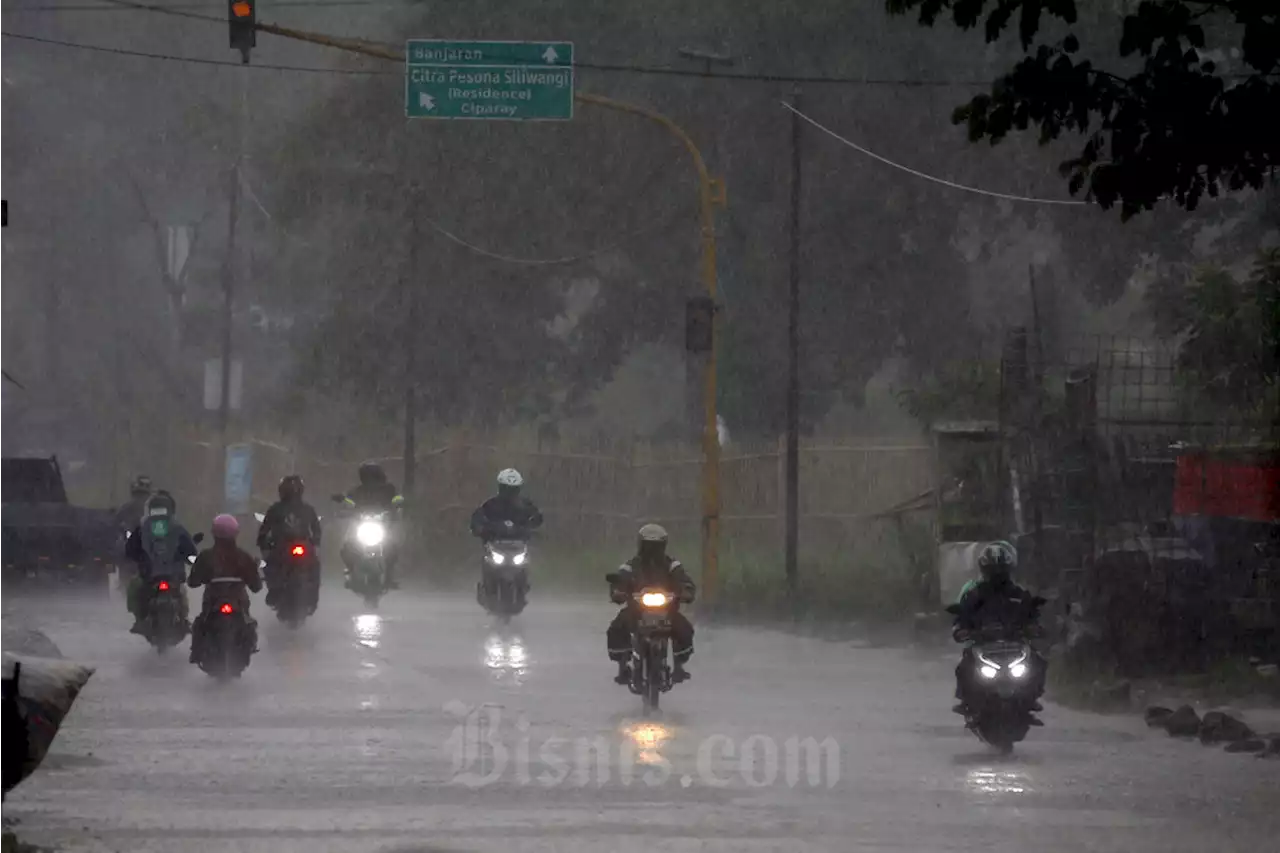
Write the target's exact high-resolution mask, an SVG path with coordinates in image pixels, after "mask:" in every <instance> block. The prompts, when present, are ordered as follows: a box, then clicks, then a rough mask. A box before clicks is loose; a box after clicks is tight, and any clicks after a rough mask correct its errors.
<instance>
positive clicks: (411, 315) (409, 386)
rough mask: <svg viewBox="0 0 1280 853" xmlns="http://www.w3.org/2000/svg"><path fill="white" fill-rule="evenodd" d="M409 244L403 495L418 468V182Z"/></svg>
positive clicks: (413, 185) (412, 195)
mask: <svg viewBox="0 0 1280 853" xmlns="http://www.w3.org/2000/svg"><path fill="white" fill-rule="evenodd" d="M405 159H406V160H408V158H407V157H406V158H405ZM408 202H409V203H408V205H407V207H408V208H409V222H408V223H407V225H408V229H407V230H408V234H409V245H408V247H407V248H408V251H407V252H406V253H405V256H406V259H407V260H406V264H405V271H404V278H403V279H402V282H401V293H402V294H403V295H404V298H405V300H406V301H407V302H408V305H407V306H406V308H407V310H406V311H405V316H404V319H405V322H404V357H405V362H404V494H405V495H406V496H407V497H409V498H412V497H413V487H414V479H415V477H416V474H417V467H418V459H417V454H418V447H417V444H418V437H417V429H418V385H417V382H418V375H417V374H418V335H420V334H421V328H420V325H421V324H420V323H419V313H420V312H419V308H420V303H421V299H420V297H419V295H418V289H419V284H418V279H417V275H418V244H419V243H420V242H421V239H422V232H421V229H420V227H419V224H418V219H419V213H420V211H421V205H422V193H421V192H420V191H419V187H418V182H417V181H411V182H410V183H409V198H408Z"/></svg>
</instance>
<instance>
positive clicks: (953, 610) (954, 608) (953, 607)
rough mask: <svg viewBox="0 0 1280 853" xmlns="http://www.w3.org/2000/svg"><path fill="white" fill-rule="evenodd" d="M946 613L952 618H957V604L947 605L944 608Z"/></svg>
mask: <svg viewBox="0 0 1280 853" xmlns="http://www.w3.org/2000/svg"><path fill="white" fill-rule="evenodd" d="M946 611H947V612H948V613H950V614H951V615H952V616H959V615H960V605H959V604H948V605H947V607H946Z"/></svg>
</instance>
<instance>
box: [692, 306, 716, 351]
mask: <svg viewBox="0 0 1280 853" xmlns="http://www.w3.org/2000/svg"><path fill="white" fill-rule="evenodd" d="M715 317H716V303H715V300H713V299H712V298H711V297H710V296H695V297H693V298H692V299H690V300H689V301H688V302H687V303H685V309H684V347H685V349H687V350H688V351H689V352H711V347H712V344H713V343H714V341H715V337H714V333H713V330H714V327H715Z"/></svg>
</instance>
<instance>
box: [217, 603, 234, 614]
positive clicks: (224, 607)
mask: <svg viewBox="0 0 1280 853" xmlns="http://www.w3.org/2000/svg"><path fill="white" fill-rule="evenodd" d="M231 611H232V607H231V605H230V604H224V605H222V606H221V607H219V608H218V612H219V613H230V612H231Z"/></svg>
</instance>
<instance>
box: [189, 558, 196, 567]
mask: <svg viewBox="0 0 1280 853" xmlns="http://www.w3.org/2000/svg"><path fill="white" fill-rule="evenodd" d="M187 562H188V563H190V564H191V565H193V566H194V565H195V564H196V558H195V557H187Z"/></svg>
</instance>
